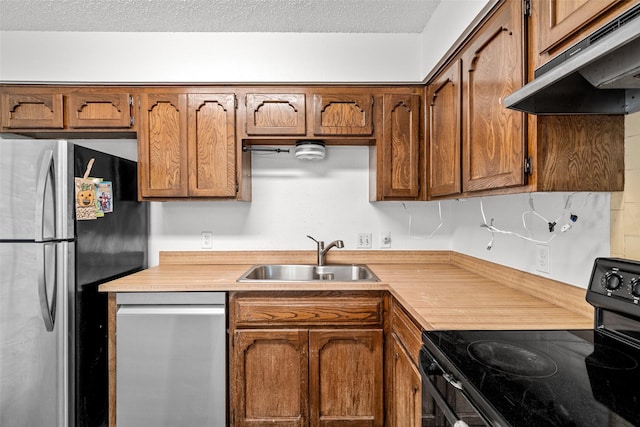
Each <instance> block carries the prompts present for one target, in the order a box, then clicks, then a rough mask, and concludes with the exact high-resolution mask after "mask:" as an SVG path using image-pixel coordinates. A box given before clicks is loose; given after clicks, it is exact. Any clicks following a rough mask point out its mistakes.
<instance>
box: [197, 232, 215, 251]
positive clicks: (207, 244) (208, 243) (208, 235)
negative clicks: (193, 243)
mask: <svg viewBox="0 0 640 427" xmlns="http://www.w3.org/2000/svg"><path fill="white" fill-rule="evenodd" d="M200 236H201V239H200V248H201V249H213V232H211V231H203V232H202V233H201V234H200Z"/></svg>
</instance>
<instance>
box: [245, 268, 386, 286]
mask: <svg viewBox="0 0 640 427" xmlns="http://www.w3.org/2000/svg"><path fill="white" fill-rule="evenodd" d="M327 281H331V282H379V281H380V279H379V278H378V276H376V275H375V274H374V273H373V271H371V270H370V269H369V267H367V266H366V265H362V264H360V265H356V264H353V265H339V264H333V265H309V264H262V265H254V266H253V267H251V268H250V269H249V270H247V271H246V272H245V273H244V274H243V275H242V276H240V278H239V279H238V282H327Z"/></svg>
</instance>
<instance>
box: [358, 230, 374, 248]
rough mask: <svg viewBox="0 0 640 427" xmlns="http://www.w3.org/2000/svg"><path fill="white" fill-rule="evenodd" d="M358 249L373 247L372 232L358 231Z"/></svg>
mask: <svg viewBox="0 0 640 427" xmlns="http://www.w3.org/2000/svg"><path fill="white" fill-rule="evenodd" d="M357 246H358V249H370V248H371V233H358V244H357Z"/></svg>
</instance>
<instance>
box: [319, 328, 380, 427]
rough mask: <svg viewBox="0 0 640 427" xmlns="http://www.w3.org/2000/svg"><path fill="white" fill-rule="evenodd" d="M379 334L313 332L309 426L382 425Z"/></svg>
mask: <svg viewBox="0 0 640 427" xmlns="http://www.w3.org/2000/svg"><path fill="white" fill-rule="evenodd" d="M382 353H383V351H382V330H381V329H342V330H341V329H336V330H311V331H310V332H309V390H310V426H312V427H320V426H322V427H338V426H345V425H349V426H352V427H360V426H362V427H365V426H366V427H371V426H380V427H381V426H382V425H383V423H384V410H383V409H384V408H383V375H382V372H383V362H382Z"/></svg>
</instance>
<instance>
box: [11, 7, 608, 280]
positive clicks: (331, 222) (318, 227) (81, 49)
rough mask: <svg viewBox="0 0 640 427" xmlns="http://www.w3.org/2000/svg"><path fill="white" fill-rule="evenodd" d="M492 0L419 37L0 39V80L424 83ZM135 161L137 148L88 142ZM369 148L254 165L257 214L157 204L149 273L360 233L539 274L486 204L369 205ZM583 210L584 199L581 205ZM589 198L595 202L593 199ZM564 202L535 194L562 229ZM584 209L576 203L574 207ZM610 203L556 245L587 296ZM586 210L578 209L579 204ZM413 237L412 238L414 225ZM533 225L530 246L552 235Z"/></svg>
mask: <svg viewBox="0 0 640 427" xmlns="http://www.w3.org/2000/svg"><path fill="white" fill-rule="evenodd" d="M487 3H488V0H445V1H443V2H442V3H441V4H440V6H439V8H438V10H437V11H436V14H435V15H434V18H433V19H432V21H431V22H430V23H429V25H428V26H427V28H426V29H425V32H424V33H423V34H404V35H402V34H401V35H384V34H377V35H374V34H360V35H345V34H242V33H233V34H186V33H153V34H151V33H147V34H145V33H142V34H139V33H90V34H88V33H51V32H34V33H12V32H0V81H5V82H36V83H39V82H62V83H66V82H68V83H88V82H106V83H128V82H129V83H133V82H141V83H144V82H147V83H161V82H176V83H189V82H208V83H225V82H240V83H252V82H353V83H362V82H381V83H384V82H412V83H416V82H420V81H422V79H423V78H424V77H425V76H426V75H427V73H428V72H429V71H430V69H431V68H432V67H433V66H434V65H435V64H436V63H437V62H438V61H439V60H440V57H441V56H442V54H443V53H444V52H446V51H447V50H448V48H449V46H450V45H451V43H453V41H455V40H456V39H457V38H458V37H459V35H460V34H461V33H462V32H463V31H464V29H465V28H466V27H467V26H468V25H469V23H470V22H471V21H472V20H473V19H474V17H475V15H476V14H477V13H478V12H479V11H480V10H481V9H482V8H483V7H484V6H485V5H486V4H487ZM84 143H87V144H89V145H93V146H95V147H96V148H97V149H102V150H105V151H115V152H116V153H117V154H120V155H123V156H124V157H129V158H131V157H135V141H131V140H110V141H95V142H91V141H88V142H87V141H85V142H84ZM368 155H369V154H368V149H367V148H366V147H329V148H328V155H327V159H326V160H325V161H322V162H318V163H303V162H300V161H296V160H294V159H292V158H291V157H290V156H287V155H258V154H254V157H253V201H252V202H251V203H243V202H229V201H227V202H165V203H159V202H154V203H152V209H151V215H152V217H151V223H152V229H151V233H152V234H151V239H150V248H151V254H150V262H151V264H152V265H154V264H156V263H157V262H158V252H159V251H161V250H200V232H201V231H212V232H213V233H214V250H232V249H233V250H235V249H312V248H313V242H311V241H309V240H308V239H307V238H306V237H305V236H306V235H307V234H311V235H313V236H314V237H316V238H318V239H323V240H326V241H331V240H334V239H342V240H344V241H345V245H346V247H347V248H349V249H355V245H356V237H357V233H359V232H371V233H372V234H373V237H374V238H373V242H374V248H376V247H377V246H378V234H379V233H380V232H383V231H390V232H391V233H392V249H453V250H456V251H459V252H462V253H467V254H470V255H473V256H477V257H480V258H484V259H487V260H490V261H494V262H497V263H500V264H504V265H508V266H511V267H515V268H518V269H521V270H525V271H530V272H534V273H535V264H534V258H533V254H534V252H535V244H534V243H530V242H525V241H522V240H520V239H518V238H516V237H513V236H506V235H499V236H496V238H495V242H494V245H493V248H492V250H491V251H487V250H486V245H487V243H488V241H489V238H490V236H489V233H488V231H487V230H486V229H483V228H480V223H481V222H482V218H481V215H480V214H479V200H480V199H472V200H467V201H460V202H458V201H446V202H443V203H441V204H440V206H441V208H442V214H443V218H444V226H443V227H442V228H440V229H439V230H438V232H437V233H436V234H435V235H434V236H433V238H430V239H427V238H417V237H420V236H422V237H424V236H426V235H429V234H430V233H431V232H432V231H433V230H434V229H435V228H436V227H437V226H438V224H439V223H440V220H439V215H438V210H439V204H438V203H437V202H413V203H406V204H405V205H406V207H407V209H408V210H407V209H405V207H403V204H402V203H397V202H380V203H370V202H368V200H367V197H368V179H369V171H368ZM580 196H581V197H582V195H580ZM584 196H585V197H586V194H585V195H584ZM567 197H568V194H566V193H560V194H540V195H538V194H536V195H534V200H535V202H536V208H537V209H538V210H539V212H541V213H542V215H544V216H547V217H554V216H557V215H559V214H560V213H561V212H562V210H563V207H564V204H565V202H566V198H567ZM577 200H578V198H577V197H576V198H575V199H574V201H575V203H578V202H577ZM483 202H484V205H485V208H486V212H487V216H490V217H494V218H495V225H496V226H498V227H500V228H505V229H508V230H512V231H518V232H521V233H524V232H525V231H524V229H523V227H522V223H521V215H522V213H523V212H524V211H525V210H527V208H528V195H515V196H496V197H487V198H484V199H483ZM608 203H609V195H608V194H594V195H591V196H589V197H588V198H586V201H585V203H584V205H583V206H581V207H580V212H579V213H578V215H579V220H578V222H577V223H576V224H575V225H574V227H572V228H571V229H570V230H569V231H568V232H566V233H564V234H562V235H559V236H558V237H556V238H555V239H554V240H553V241H552V242H551V243H550V244H549V246H550V250H551V274H549V275H545V274H543V273H540V274H541V275H544V276H547V277H551V278H554V279H557V280H561V281H565V282H567V283H572V284H575V285H577V286H581V287H586V284H587V280H588V274H589V272H590V269H591V265H592V263H593V258H594V257H595V256H598V255H608V253H609V222H610V220H609V204H608ZM576 206H577V205H576ZM410 219H411V222H412V229H411V231H409V220H410ZM539 226H540V224H536V223H534V222H532V223H531V227H532V229H533V230H534V236H535V237H536V238H540V239H542V240H545V238H547V236H548V232H544V230H542V231H540V230H538V229H537V228H535V227H539Z"/></svg>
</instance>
